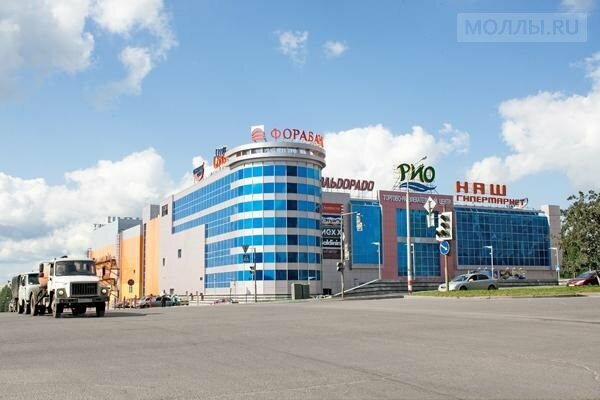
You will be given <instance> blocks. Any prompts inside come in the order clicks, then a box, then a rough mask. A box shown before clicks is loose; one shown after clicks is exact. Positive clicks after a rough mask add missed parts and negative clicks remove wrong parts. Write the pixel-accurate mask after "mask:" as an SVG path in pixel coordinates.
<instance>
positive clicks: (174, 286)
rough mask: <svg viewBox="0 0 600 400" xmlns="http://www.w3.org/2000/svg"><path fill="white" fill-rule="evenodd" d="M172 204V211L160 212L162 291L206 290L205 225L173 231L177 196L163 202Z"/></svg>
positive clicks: (160, 286) (181, 292) (170, 209)
mask: <svg viewBox="0 0 600 400" xmlns="http://www.w3.org/2000/svg"><path fill="white" fill-rule="evenodd" d="M164 204H168V206H169V214H168V215H165V216H160V217H159V218H158V219H159V220H160V228H159V231H160V238H159V246H158V247H159V255H158V257H159V267H158V271H159V273H158V275H159V291H160V293H163V292H166V293H171V292H173V293H177V294H183V293H186V292H193V293H196V291H198V292H203V293H204V292H205V290H204V248H205V241H206V239H205V230H204V225H201V226H199V227H197V228H193V229H188V230H185V231H183V232H179V233H176V234H172V233H171V232H172V217H171V215H170V213H171V212H172V204H173V198H172V197H170V198H169V199H168V200H166V201H165V202H163V203H162V204H161V209H162V206H163V205H164ZM163 260H164V265H163Z"/></svg>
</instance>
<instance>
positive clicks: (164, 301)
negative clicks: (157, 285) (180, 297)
mask: <svg viewBox="0 0 600 400" xmlns="http://www.w3.org/2000/svg"><path fill="white" fill-rule="evenodd" d="M160 306H161V307H166V306H167V296H166V295H164V294H163V296H162V297H161V298H160Z"/></svg>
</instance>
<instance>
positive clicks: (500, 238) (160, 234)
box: [89, 129, 560, 301]
mask: <svg viewBox="0 0 600 400" xmlns="http://www.w3.org/2000/svg"><path fill="white" fill-rule="evenodd" d="M264 136H265V135H264V134H263V135H259V136H258V137H259V139H261V141H257V142H253V143H251V144H247V145H243V146H239V147H236V148H233V149H229V150H228V149H227V148H222V149H218V150H217V151H216V152H215V158H214V166H215V167H216V169H215V171H214V172H213V173H211V174H210V175H208V176H205V174H204V167H203V166H201V167H199V168H197V169H196V170H195V171H194V175H195V180H196V182H195V183H194V184H193V185H192V186H191V187H189V188H187V189H186V190H183V191H181V192H179V193H177V194H174V195H172V196H170V197H168V198H166V199H164V200H163V201H162V202H161V203H160V204H156V205H148V206H146V207H145V208H144V210H141V214H142V215H141V219H131V218H127V219H124V218H114V217H111V218H109V220H108V223H106V224H103V225H98V226H96V229H95V230H94V232H93V247H92V248H91V249H90V250H89V253H90V257H92V258H94V259H95V260H96V262H97V264H98V268H97V269H98V272H99V274H102V277H103V279H104V280H105V281H107V282H108V283H110V284H111V285H113V290H114V291H115V292H116V293H117V295H118V297H119V298H124V297H125V298H133V297H140V296H142V295H149V294H159V293H163V292H166V293H177V294H186V293H194V294H196V293H197V292H198V293H202V294H203V295H204V296H215V297H229V296H232V297H236V298H237V299H238V300H241V301H244V299H250V298H252V296H253V295H254V287H255V286H254V285H255V282H254V281H253V275H252V272H251V268H250V267H251V266H254V265H255V266H256V288H257V294H258V296H259V297H260V298H269V299H273V298H287V297H289V296H290V287H291V284H292V283H305V284H309V285H310V292H311V294H321V293H326V294H327V293H337V292H339V291H340V289H341V281H340V273H339V272H338V271H337V264H338V262H340V257H341V249H342V240H341V237H342V231H343V237H344V238H345V242H346V243H347V244H348V250H349V251H348V252H345V253H346V258H347V259H348V261H347V262H346V266H347V267H346V269H345V274H344V278H345V287H346V288H350V287H353V286H357V285H360V284H363V283H366V282H369V281H371V280H374V279H378V276H379V273H380V272H379V269H380V268H381V275H382V279H385V280H399V281H403V280H404V281H405V279H406V272H407V258H408V257H407V249H408V248H409V246H407V230H406V228H407V226H406V217H407V212H406V211H407V210H406V194H405V192H404V191H402V190H400V189H398V190H388V191H375V190H374V186H375V184H374V182H372V181H368V180H366V181H364V180H356V179H344V178H343V177H341V178H338V177H323V176H322V170H323V168H324V167H325V165H326V157H325V150H324V147H323V139H322V137H321V136H319V135H314V134H313V133H312V132H309V133H305V132H304V131H299V130H291V129H284V130H282V131H280V130H278V129H274V130H272V131H271V135H270V137H269V139H271V141H264ZM288 138H289V140H285V139H288ZM253 139H256V136H254V135H253ZM273 139H277V140H273ZM282 139H283V140H282ZM413 178H414V177H413ZM417 180H418V179H417ZM426 180H427V179H426ZM428 184H429V186H428ZM413 189H414V190H421V191H422V192H410V195H409V208H410V233H411V241H410V242H411V246H410V249H411V254H410V255H411V260H412V265H413V272H414V280H415V285H416V287H419V285H420V284H421V285H422V286H423V285H424V286H427V285H433V284H437V283H439V282H441V281H443V280H444V267H445V263H446V262H447V266H448V271H449V275H450V276H451V277H452V276H455V275H456V274H459V273H462V272H467V271H469V270H477V269H482V268H483V269H490V268H491V266H492V263H493V265H494V267H495V268H496V270H498V269H500V270H502V271H506V272H512V273H514V272H515V271H519V272H520V273H521V274H524V275H526V276H527V277H528V278H529V279H540V280H551V279H555V272H554V267H553V266H554V265H555V264H556V260H555V258H554V255H555V253H554V252H553V250H551V249H552V248H553V247H556V245H555V243H554V242H555V239H556V236H557V233H558V232H560V210H559V208H558V207H557V206H543V207H542V209H541V210H533V209H527V208H526V207H525V202H524V200H515V199H509V198H508V197H507V196H506V187H505V186H500V185H483V184H480V183H468V182H457V184H456V192H457V193H456V194H448V195H444V194H438V193H436V192H435V191H434V190H433V186H432V185H431V182H424V183H421V184H420V183H418V182H416V183H415V184H414V186H413V184H412V182H411V190H413ZM429 198H431V199H433V200H434V201H435V207H434V208H433V209H432V210H430V211H432V214H433V215H434V218H436V219H437V217H436V216H437V215H438V214H439V213H440V212H443V211H453V212H454V240H452V241H451V242H450V243H451V252H450V254H449V256H448V257H447V258H445V257H444V256H442V255H440V250H439V243H438V242H437V241H436V238H435V227H428V224H427V211H426V210H425V208H424V205H425V203H426V202H428V199H429ZM343 214H347V215H343ZM357 217H358V218H357ZM342 223H343V225H342ZM492 249H493V250H492ZM379 252H380V253H379ZM492 252H493V256H492Z"/></svg>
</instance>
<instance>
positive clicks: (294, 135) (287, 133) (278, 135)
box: [271, 128, 325, 147]
mask: <svg viewBox="0 0 600 400" xmlns="http://www.w3.org/2000/svg"><path fill="white" fill-rule="evenodd" d="M271 137H272V138H273V139H275V140H280V139H283V140H293V141H299V142H308V143H313V144H316V145H318V146H321V147H324V146H325V141H324V139H323V135H320V134H318V133H314V132H313V131H305V130H300V129H295V128H294V129H290V128H284V129H277V128H273V129H271Z"/></svg>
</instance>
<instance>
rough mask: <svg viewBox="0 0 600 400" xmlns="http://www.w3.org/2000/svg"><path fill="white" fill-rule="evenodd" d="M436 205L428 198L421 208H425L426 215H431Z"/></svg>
mask: <svg viewBox="0 0 600 400" xmlns="http://www.w3.org/2000/svg"><path fill="white" fill-rule="evenodd" d="M436 205H437V203H436V202H435V200H434V199H433V198H432V197H431V196H429V198H428V199H427V201H426V202H425V204H423V208H425V210H426V211H427V214H431V213H432V212H433V209H434V208H435V206H436Z"/></svg>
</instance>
